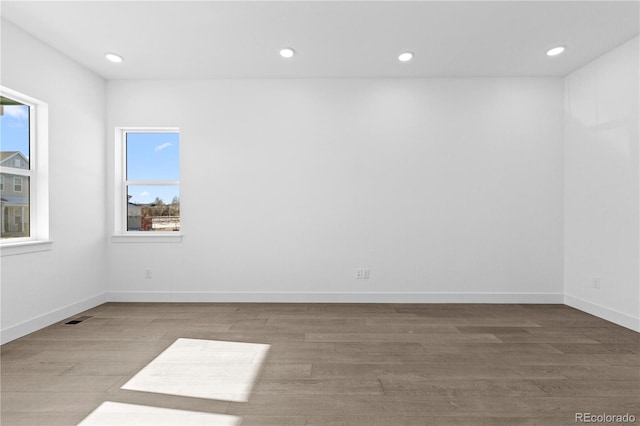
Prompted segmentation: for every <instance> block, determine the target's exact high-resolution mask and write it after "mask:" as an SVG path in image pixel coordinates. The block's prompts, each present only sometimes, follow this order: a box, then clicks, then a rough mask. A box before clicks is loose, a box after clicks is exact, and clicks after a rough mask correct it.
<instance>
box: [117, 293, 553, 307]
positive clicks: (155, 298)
mask: <svg viewBox="0 0 640 426" xmlns="http://www.w3.org/2000/svg"><path fill="white" fill-rule="evenodd" d="M107 294H108V299H109V301H110V302H176V303H180V302H240V303H241V302H251V303H256V302H264V303H533V304H535V303H539V304H562V302H563V294H562V293H391V292H379V293H355V292H353V293H339V292H335V293H329V292H327V293H292V292H251V291H246V292H243V291H236V292H231V291H229V292H226V291H109V292H107Z"/></svg>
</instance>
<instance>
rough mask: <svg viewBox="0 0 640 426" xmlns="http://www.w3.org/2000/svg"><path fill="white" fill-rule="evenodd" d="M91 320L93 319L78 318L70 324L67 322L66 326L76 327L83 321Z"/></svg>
mask: <svg viewBox="0 0 640 426" xmlns="http://www.w3.org/2000/svg"><path fill="white" fill-rule="evenodd" d="M89 318H92V317H80V318H76V319H74V320H71V321H69V322H65V325H76V324H80V323H81V322H82V321H84V320H88V319H89Z"/></svg>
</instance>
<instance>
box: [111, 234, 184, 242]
mask: <svg viewBox="0 0 640 426" xmlns="http://www.w3.org/2000/svg"><path fill="white" fill-rule="evenodd" d="M111 242H112V243H181V242H182V234H178V235H174V234H153V235H140V234H120V235H112V236H111Z"/></svg>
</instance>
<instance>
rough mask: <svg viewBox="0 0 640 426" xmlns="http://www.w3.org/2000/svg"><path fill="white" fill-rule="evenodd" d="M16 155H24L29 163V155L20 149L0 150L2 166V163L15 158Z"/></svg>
mask: <svg viewBox="0 0 640 426" xmlns="http://www.w3.org/2000/svg"><path fill="white" fill-rule="evenodd" d="M15 156H20V157H22V159H23V160H24V162H25V163H27V164H29V160H27V157H25V156H24V155H22V153H21V152H20V151H0V166H1V165H2V163H4V162H6V161H8V160H10V159H11V158H14V157H15Z"/></svg>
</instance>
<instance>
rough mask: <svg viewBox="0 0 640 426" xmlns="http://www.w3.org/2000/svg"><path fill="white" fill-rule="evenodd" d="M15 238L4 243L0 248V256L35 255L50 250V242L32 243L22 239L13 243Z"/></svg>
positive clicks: (32, 241)
mask: <svg viewBox="0 0 640 426" xmlns="http://www.w3.org/2000/svg"><path fill="white" fill-rule="evenodd" d="M16 239H17V238H12V239H11V240H10V241H11V242H8V243H4V244H2V245H1V246H0V256H2V257H4V256H14V255H16V254H26V253H36V252H39V251H49V250H51V244H52V241H34V240H29V239H26V238H25V239H22V238H20V240H21V241H15V240H16Z"/></svg>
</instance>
